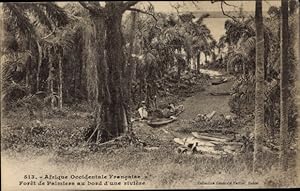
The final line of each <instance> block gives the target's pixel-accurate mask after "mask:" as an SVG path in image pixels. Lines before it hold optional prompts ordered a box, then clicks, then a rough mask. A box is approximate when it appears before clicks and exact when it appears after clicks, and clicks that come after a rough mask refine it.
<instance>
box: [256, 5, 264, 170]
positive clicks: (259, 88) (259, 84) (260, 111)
mask: <svg viewBox="0 0 300 191" xmlns="http://www.w3.org/2000/svg"><path fill="white" fill-rule="evenodd" d="M255 26H256V70H255V76H256V87H255V129H254V136H255V140H254V152H253V171H257V170H258V166H259V164H258V162H259V161H260V159H261V157H262V156H261V155H262V150H261V149H262V139H263V130H264V28H263V16H262V0H256V4H255Z"/></svg>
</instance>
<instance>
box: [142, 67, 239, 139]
mask: <svg viewBox="0 0 300 191" xmlns="http://www.w3.org/2000/svg"><path fill="white" fill-rule="evenodd" d="M202 72H203V71H202ZM204 73H208V74H210V75H211V77H212V78H218V77H221V76H222V77H226V78H228V79H229V81H228V82H226V83H223V84H219V85H209V86H207V87H206V88H205V91H202V92H197V93H195V94H194V95H193V96H191V97H188V98H186V99H185V100H184V101H183V102H181V103H180V104H182V105H183V106H184V112H183V113H181V114H180V115H179V116H178V119H177V120H176V121H175V122H173V123H170V124H168V125H165V126H161V127H159V128H151V127H150V126H148V128H147V127H145V128H142V129H143V130H142V131H141V132H140V133H139V135H141V136H143V137H145V138H146V139H147V137H148V135H149V136H154V137H156V138H157V139H159V140H163V141H167V142H169V141H171V140H173V138H174V137H180V138H183V137H186V136H188V135H189V134H190V133H185V132H184V131H182V130H183V129H189V128H190V127H191V125H192V124H191V123H190V122H191V121H192V120H193V119H195V118H196V116H197V115H198V114H208V113H211V112H212V111H216V114H215V116H217V115H220V114H223V115H225V116H226V115H233V114H232V113H231V112H230V107H229V105H228V101H229V98H230V96H229V95H226V96H212V95H211V94H210V93H212V92H213V93H216V92H229V91H230V89H231V87H232V85H233V83H234V80H233V79H232V76H226V75H223V74H221V73H218V72H216V71H211V70H205V71H204ZM149 127H150V128H149ZM138 131H139V130H138ZM148 131H149V132H148ZM145 134H147V136H145ZM171 142H172V141H171Z"/></svg>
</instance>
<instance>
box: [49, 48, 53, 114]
mask: <svg viewBox="0 0 300 191" xmlns="http://www.w3.org/2000/svg"><path fill="white" fill-rule="evenodd" d="M51 49H52V48H51V47H48V58H49V60H48V62H49V63H48V64H49V70H48V91H49V94H50V100H51V109H54V87H53V84H54V83H53V80H54V79H53V78H54V76H53V72H54V67H53V55H52V53H51Z"/></svg>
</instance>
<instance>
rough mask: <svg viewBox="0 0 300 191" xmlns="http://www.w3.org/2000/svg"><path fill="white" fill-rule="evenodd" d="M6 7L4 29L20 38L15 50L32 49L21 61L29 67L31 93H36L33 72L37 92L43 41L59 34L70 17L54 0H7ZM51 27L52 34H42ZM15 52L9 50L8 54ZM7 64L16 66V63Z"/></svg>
mask: <svg viewBox="0 0 300 191" xmlns="http://www.w3.org/2000/svg"><path fill="white" fill-rule="evenodd" d="M3 9H4V31H6V34H7V33H10V34H13V37H14V38H13V41H12V42H16V46H15V47H16V49H15V50H13V52H15V53H17V52H22V51H26V52H29V53H30V54H29V57H28V58H27V59H25V60H24V62H22V63H21V64H22V65H23V66H24V68H25V85H26V87H27V88H28V89H29V90H30V93H34V91H33V89H34V87H33V85H34V80H33V76H34V75H36V82H35V83H36V86H35V87H36V88H35V92H38V91H39V83H40V67H41V62H42V51H43V48H44V47H42V46H43V45H42V44H43V43H44V40H45V39H46V38H48V37H50V36H51V35H52V36H53V35H54V34H55V32H56V28H58V27H62V26H65V25H66V24H68V22H69V18H68V16H67V14H66V13H65V12H64V11H63V9H62V8H60V7H58V6H57V5H56V4H54V3H4V4H3ZM49 31H50V34H47V35H46V36H45V37H42V36H44V35H45V33H49ZM7 46H10V45H9V44H8V45H7ZM13 52H12V51H7V52H6V54H11V53H13ZM34 64H35V65H34ZM7 67H12V65H8V66H7ZM34 71H36V73H35V72H34ZM50 77H51V75H50ZM49 87H50V86H49ZM50 89H51V88H50Z"/></svg>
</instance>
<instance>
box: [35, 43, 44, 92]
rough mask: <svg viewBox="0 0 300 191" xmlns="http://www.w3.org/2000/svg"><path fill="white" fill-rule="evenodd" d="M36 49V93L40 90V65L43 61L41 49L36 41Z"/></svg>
mask: <svg viewBox="0 0 300 191" xmlns="http://www.w3.org/2000/svg"><path fill="white" fill-rule="evenodd" d="M36 44H37V48H38V55H39V56H38V63H37V73H36V91H37V92H38V91H39V89H40V73H41V65H42V59H43V53H42V51H43V50H42V47H41V45H40V43H39V42H38V41H36Z"/></svg>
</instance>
